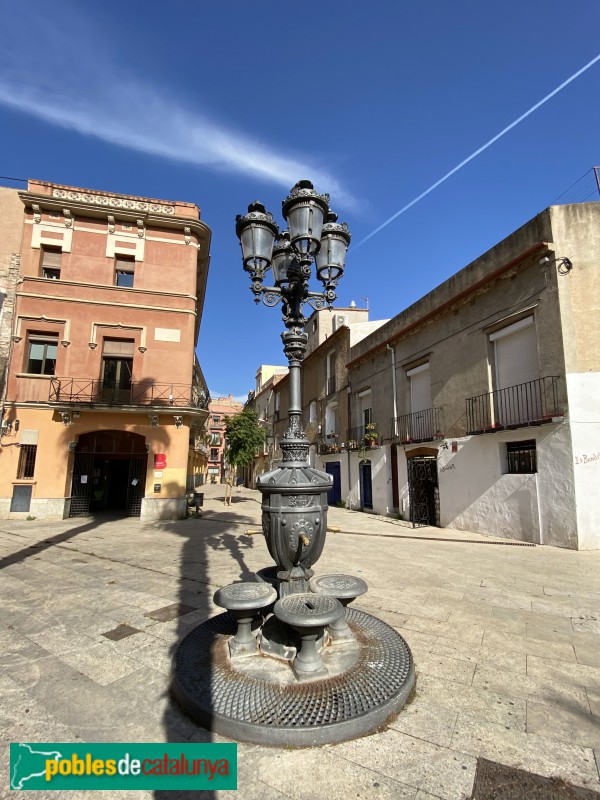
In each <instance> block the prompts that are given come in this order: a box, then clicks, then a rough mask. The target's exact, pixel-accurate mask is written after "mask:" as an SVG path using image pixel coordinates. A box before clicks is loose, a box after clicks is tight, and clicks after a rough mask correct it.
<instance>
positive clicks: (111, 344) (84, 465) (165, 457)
mask: <svg viewBox="0 0 600 800" xmlns="http://www.w3.org/2000/svg"><path fill="white" fill-rule="evenodd" d="M15 191H16V190H15ZM18 195H19V197H20V200H21V201H22V203H23V225H22V243H21V253H20V279H21V280H20V283H19V286H18V290H17V295H16V303H15V310H14V319H13V332H12V343H11V352H10V358H9V367H8V376H7V377H8V379H7V381H6V389H5V397H4V398H3V403H2V405H3V417H2V438H1V444H2V447H1V448H0V518H3V519H7V518H12V517H16V518H18V517H24V516H25V517H26V516H32V517H36V518H39V519H62V518H65V517H69V516H87V515H88V514H90V513H95V512H112V513H117V514H119V513H120V514H123V515H129V516H141V517H142V518H145V519H176V518H179V517H182V516H184V515H185V513H186V490H190V489H191V488H193V487H194V486H195V485H197V484H198V483H200V482H201V476H202V474H203V472H205V470H206V463H205V462H206V457H205V455H204V454H203V452H202V449H201V448H200V447H197V446H196V443H197V442H199V441H200V440H201V438H202V431H203V429H204V426H205V422H206V419H207V417H208V402H209V397H208V391H207V389H206V384H205V382H204V378H203V376H202V371H201V368H200V365H199V363H198V360H197V358H196V356H195V348H196V344H197V340H198V334H199V329H200V319H201V314H202V307H203V302H204V292H205V287H206V279H207V274H208V264H209V246H210V229H209V228H208V227H207V226H206V225H205V224H204V223H203V222H201V221H200V213H199V208H198V207H197V206H196V205H194V204H191V203H181V202H174V203H172V202H167V201H164V200H151V199H148V198H141V197H131V196H127V195H117V194H110V193H106V192H97V191H93V190H92V191H90V190H85V189H78V188H75V187H69V186H60V185H57V184H51V183H45V182H41V181H29V184H28V189H27V191H21V192H18Z"/></svg>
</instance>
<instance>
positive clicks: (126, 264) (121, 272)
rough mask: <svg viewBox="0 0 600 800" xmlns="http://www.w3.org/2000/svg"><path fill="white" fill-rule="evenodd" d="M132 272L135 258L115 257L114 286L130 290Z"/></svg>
mask: <svg viewBox="0 0 600 800" xmlns="http://www.w3.org/2000/svg"><path fill="white" fill-rule="evenodd" d="M134 272H135V258H134V257H133V256H117V257H116V259H115V286H123V287H125V288H126V289H132V288H133V277H134Z"/></svg>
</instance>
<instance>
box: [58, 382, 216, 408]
mask: <svg viewBox="0 0 600 800" xmlns="http://www.w3.org/2000/svg"><path fill="white" fill-rule="evenodd" d="M49 401H50V402H51V403H89V404H91V405H132V406H167V407H172V408H181V407H192V408H203V409H207V408H208V404H209V403H210V395H209V394H208V392H206V391H203V390H202V389H198V388H197V387H195V386H190V385H186V384H178V383H153V382H150V381H137V382H135V383H132V384H131V386H130V387H129V388H127V389H119V388H117V387H114V386H107V385H106V384H105V383H104V382H103V381H100V380H88V379H86V378H52V379H51V381H50V395H49Z"/></svg>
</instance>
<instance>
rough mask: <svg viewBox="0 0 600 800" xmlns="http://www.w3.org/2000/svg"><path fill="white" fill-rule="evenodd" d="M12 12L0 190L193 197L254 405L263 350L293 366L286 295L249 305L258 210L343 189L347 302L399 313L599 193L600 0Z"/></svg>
mask: <svg viewBox="0 0 600 800" xmlns="http://www.w3.org/2000/svg"><path fill="white" fill-rule="evenodd" d="M0 14H1V16H0V19H1V20H2V28H3V36H2V48H0V145H1V146H0V175H2V176H4V177H3V178H0V184H2V185H6V186H15V187H21V186H23V184H20V183H17V182H13V181H10V180H8V178H21V179H27V178H38V179H41V180H46V181H52V182H55V183H61V184H68V185H73V186H78V187H84V188H90V189H97V190H103V191H109V192H119V193H124V194H132V195H140V196H146V197H157V198H161V199H167V200H185V201H189V202H193V203H196V204H197V205H198V206H199V207H200V208H201V218H202V220H203V221H204V222H206V223H207V224H208V225H209V227H210V228H211V230H212V245H211V264H210V270H209V276H208V284H207V293H206V301H205V305H204V311H203V318H202V325H201V329H200V337H199V342H198V357H199V360H200V364H201V365H202V369H203V372H204V375H205V378H206V380H207V383H208V386H209V389H210V392H211V394H212V396H214V397H216V396H223V395H228V394H230V393H231V394H233V395H234V397H236V398H240V399H243V398H245V397H246V395H247V393H248V391H249V390H251V389H253V388H254V383H255V373H256V370H257V368H258V366H259V365H260V364H285V357H284V355H283V352H282V344H281V339H280V332H281V330H282V329H283V326H282V322H281V314H280V309H279V308H266V307H265V306H263V305H260V306H256V305H255V304H254V302H253V298H252V295H251V293H250V291H249V285H250V282H249V279H248V276H247V274H246V273H244V272H243V270H242V263H241V257H240V255H241V253H240V248H239V242H238V240H237V237H236V235H235V216H236V214H243V213H245V212H246V210H247V207H248V204H249V203H251V202H253V201H255V200H260V201H261V202H262V203H264V204H265V206H266V207H267V209H268V210H270V211H271V212H272V213H273V214H274V216H275V217H276V219H277V220H278V222H279V224H280V227H283V219H282V217H281V201H282V200H283V199H284V198H285V197H286V195H287V194H288V192H289V190H290V188H291V187H292V186H293V185H294V184H295V183H296V181H298V180H300V179H303V178H308V179H309V180H312V181H313V183H314V184H315V187H316V188H317V190H318V191H320V192H327V193H329V194H330V195H331V207H332V208H333V210H335V211H336V212H337V213H338V215H339V218H340V221H345V222H347V224H348V226H349V228H350V231H351V233H352V243H351V245H350V249H349V251H348V256H347V262H346V271H345V274H344V277H343V279H342V281H341V282H340V285H339V287H338V301H337V304H336V305H338V306H340V307H347V306H348V305H350V303H351V302H352V301H354V302H355V303H356V304H357V306H359V307H365V306H367V305H368V307H369V312H370V318H371V319H387V318H390V317H393V316H394V315H396V314H398V313H399V312H400V311H402V310H403V309H404V308H406V307H407V306H408V305H410V304H411V303H413V302H415V301H416V300H418V299H419V298H420V297H422V296H423V295H424V294H426V293H427V292H429V291H430V290H431V289H433V288H434V287H435V286H437V285H439V284H440V283H442V282H443V281H444V280H446V279H447V278H448V277H450V276H451V275H452V274H454V273H455V272H457V271H458V270H459V269H461V268H462V267H464V266H466V265H467V264H468V263H470V262H471V261H473V260H474V259H476V258H477V257H478V256H480V255H481V254H482V253H484V252H485V251H486V250H488V249H489V248H491V247H493V246H494V245H495V244H496V243H497V242H499V241H501V240H502V239H503V238H504V237H505V236H508V235H509V234H510V233H511V232H512V231H514V230H515V229H516V228H518V227H519V226H520V225H522V224H524V223H525V222H527V221H528V220H529V219H531V218H532V217H534V216H535V215H536V214H537V213H539V212H540V211H542V210H543V209H544V208H546V207H547V206H548V205H551V204H552V203H554V202H579V201H582V200H585V199H587V200H599V199H600V196H599V195H598V191H597V189H596V186H595V182H594V177H593V173H592V172H591V168H592V167H593V166H598V165H600V103H599V102H598V97H600V58H599V56H600V43H599V42H598V37H597V35H596V33H597V31H598V29H599V25H600V5H599V4H598V2H597V0H573V2H572V3H570V4H566V3H565V2H564V0H543V2H542V0H528V2H525V3H524V2H522V0H520V2H517V1H516V0H505V2H503V3H494V4H490V3H482V2H481V0H459V2H454V3H451V2H449V0H429V2H427V3H407V2H402V0H371V2H370V3H359V2H357V0H345V2H338V1H337V0H330V2H328V3H326V4H325V3H322V4H318V5H316V4H301V5H300V6H295V5H293V4H291V3H285V2H281V0H279V2H274V0H261V2H260V3H243V2H241V0H212V2H211V0H196V2H190V0H187V1H186V0H172V2H171V3H169V4H165V3H163V2H155V0H145V1H144V3H133V2H130V1H128V0H120V1H119V2H116V1H115V0H103V2H102V3H83V2H80V1H79V2H77V0H53V2H52V3H47V2H40V0H28V2H27V3H14V2H10V3H9V2H7V0H0ZM595 59H597V60H595ZM313 288H317V287H316V286H315V287H313ZM308 311H310V309H308Z"/></svg>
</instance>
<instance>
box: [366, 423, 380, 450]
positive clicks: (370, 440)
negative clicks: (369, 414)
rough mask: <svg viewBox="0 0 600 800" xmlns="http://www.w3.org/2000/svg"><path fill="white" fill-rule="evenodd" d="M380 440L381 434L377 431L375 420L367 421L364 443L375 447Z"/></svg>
mask: <svg viewBox="0 0 600 800" xmlns="http://www.w3.org/2000/svg"><path fill="white" fill-rule="evenodd" d="M378 442H379V434H378V433H377V425H376V424H375V423H374V422H369V423H367V426H366V428H365V435H364V436H363V443H364V444H365V445H366V446H367V447H375V446H376V445H377V444H378Z"/></svg>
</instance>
